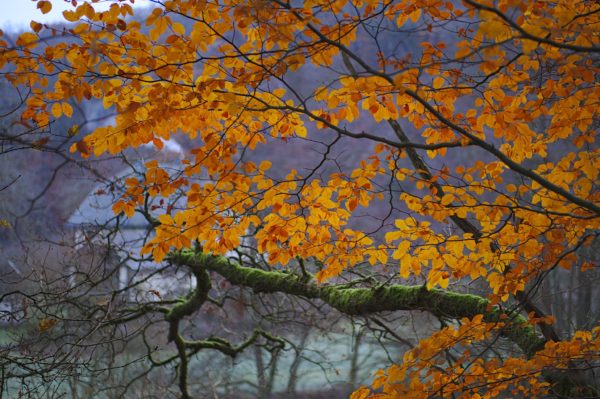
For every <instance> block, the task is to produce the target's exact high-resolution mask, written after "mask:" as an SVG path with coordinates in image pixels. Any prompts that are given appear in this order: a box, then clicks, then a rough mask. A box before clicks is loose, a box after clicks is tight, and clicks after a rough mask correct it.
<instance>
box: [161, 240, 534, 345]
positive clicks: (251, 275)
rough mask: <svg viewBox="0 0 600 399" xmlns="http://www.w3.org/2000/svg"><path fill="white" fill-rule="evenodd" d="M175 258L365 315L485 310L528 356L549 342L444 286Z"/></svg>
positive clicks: (258, 288)
mask: <svg viewBox="0 0 600 399" xmlns="http://www.w3.org/2000/svg"><path fill="white" fill-rule="evenodd" d="M170 259H171V261H173V262H174V263H178V264H182V265H187V266H189V267H191V268H192V269H193V270H196V269H206V270H212V271H214V272H216V273H218V274H220V275H221V276H223V277H224V278H226V279H227V280H228V281H229V282H230V283H231V284H234V285H238V286H244V287H248V288H251V289H253V290H254V291H255V292H262V293H275V292H281V293H286V294H289V295H296V296H301V297H304V298H314V299H320V300H322V301H324V302H325V303H327V304H329V305H330V306H332V307H334V308H336V309H337V310H339V311H340V312H342V313H345V314H348V315H367V314H371V313H375V312H381V311H395V310H422V311H426V312H429V313H432V314H434V315H436V316H441V317H447V318H453V319H460V318H463V317H469V318H471V317H473V316H475V315H478V314H483V315H484V320H486V321H488V322H494V321H503V322H505V323H507V327H505V328H504V330H503V334H504V335H505V336H506V337H507V338H509V339H511V340H512V341H513V342H515V343H516V344H517V345H518V346H519V347H520V348H521V350H522V351H523V353H524V354H525V355H526V356H527V357H530V356H532V355H533V354H534V353H535V352H536V351H538V350H539V349H541V348H542V347H543V346H544V343H545V341H544V340H543V339H542V338H541V337H540V336H539V335H538V333H537V331H536V330H535V328H533V327H532V326H530V325H528V324H527V322H526V319H525V318H524V317H523V316H521V315H520V314H517V313H510V314H506V313H504V312H503V311H502V310H500V309H499V308H497V307H492V306H490V303H489V301H488V300H487V299H485V298H482V297H480V296H476V295H469V294H459V293H454V292H449V291H443V290H437V289H432V290H426V289H424V288H423V287H422V286H405V285H390V286H384V287H379V288H345V287H340V286H318V285H316V284H314V283H312V282H307V281H306V280H304V279H302V278H301V277H299V276H296V275H294V274H287V273H282V272H277V271H264V270H259V269H254V268H249V267H243V266H240V265H239V264H236V263H234V262H231V261H230V260H228V259H227V258H225V257H222V256H211V255H205V254H198V253H194V252H192V251H182V252H179V253H176V254H172V255H171V257H170Z"/></svg>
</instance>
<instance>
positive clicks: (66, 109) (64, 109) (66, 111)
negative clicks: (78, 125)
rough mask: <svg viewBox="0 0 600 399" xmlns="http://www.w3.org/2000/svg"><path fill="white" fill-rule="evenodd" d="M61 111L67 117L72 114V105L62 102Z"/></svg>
mask: <svg viewBox="0 0 600 399" xmlns="http://www.w3.org/2000/svg"><path fill="white" fill-rule="evenodd" d="M61 107H62V113H63V114H64V115H66V116H67V117H68V118H70V117H71V115H73V107H71V105H70V104H69V103H62V106H61Z"/></svg>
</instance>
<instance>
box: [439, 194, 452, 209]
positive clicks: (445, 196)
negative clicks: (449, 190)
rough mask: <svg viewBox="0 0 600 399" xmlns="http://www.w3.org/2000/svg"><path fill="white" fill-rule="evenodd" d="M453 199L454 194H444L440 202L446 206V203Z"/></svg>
mask: <svg viewBox="0 0 600 399" xmlns="http://www.w3.org/2000/svg"><path fill="white" fill-rule="evenodd" d="M452 201H454V194H444V196H443V197H442V200H441V201H440V203H441V204H442V205H443V206H446V205H449V204H451V203H452Z"/></svg>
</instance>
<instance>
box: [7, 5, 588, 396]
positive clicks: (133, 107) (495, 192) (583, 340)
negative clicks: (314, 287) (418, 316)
mask: <svg viewBox="0 0 600 399" xmlns="http://www.w3.org/2000/svg"><path fill="white" fill-rule="evenodd" d="M94 3H96V2H95V1H91V2H90V1H73V2H72V4H73V7H72V9H71V10H70V11H66V12H65V13H64V18H65V19H66V21H68V22H69V23H70V25H67V28H65V30H64V32H62V31H60V30H55V29H51V28H48V27H46V26H44V25H43V24H40V23H37V22H32V23H31V31H30V32H26V33H23V34H21V35H20V36H19V37H18V39H17V40H16V43H15V44H14V45H12V44H10V43H9V42H8V41H1V42H0V51H1V53H0V54H1V56H0V67H1V68H3V69H4V71H5V73H4V77H5V79H8V80H9V81H10V82H11V83H12V84H13V85H15V86H22V87H29V88H30V90H31V91H30V93H29V95H28V97H27V98H26V100H25V101H26V109H25V110H24V112H23V113H22V115H21V118H22V120H24V121H27V122H28V123H33V124H37V126H40V127H43V126H47V125H48V124H50V123H52V121H53V120H55V119H57V118H65V117H66V118H69V117H71V116H72V114H73V105H74V104H76V103H82V102H86V101H94V100H97V101H101V102H102V104H103V105H104V107H105V108H106V109H107V110H111V111H113V112H115V113H116V117H115V119H114V122H113V123H111V124H109V125H105V126H101V127H98V128H96V129H95V130H93V131H90V132H88V133H87V134H83V133H78V131H77V128H74V130H73V132H71V131H70V133H69V135H73V136H76V137H75V141H74V142H73V144H72V147H71V149H70V150H71V152H73V153H79V154H81V156H83V157H100V156H103V155H105V154H118V153H120V152H122V151H126V150H127V149H129V148H132V147H139V146H142V145H145V144H152V145H154V146H155V147H156V148H158V149H161V148H162V147H163V145H164V142H165V141H167V140H170V139H171V138H172V137H173V136H175V135H177V136H181V135H184V136H187V138H188V139H189V140H190V142H191V143H193V147H194V148H193V150H191V152H190V154H189V155H188V156H186V157H185V158H184V159H183V160H181V165H180V166H181V168H180V171H181V173H177V174H173V173H170V171H169V170H167V169H165V168H163V166H162V165H161V164H160V163H159V162H158V161H156V160H153V161H149V162H147V164H146V165H145V166H146V172H145V179H130V180H128V181H127V192H126V194H125V195H124V196H123V197H122V198H121V199H120V200H119V201H118V202H116V203H115V204H114V207H113V210H114V212H115V214H119V213H121V212H124V214H125V215H127V216H133V215H134V213H135V212H136V210H140V209H141V210H142V211H143V209H144V204H145V203H146V201H147V196H150V197H163V198H164V199H165V200H167V201H168V200H169V198H171V197H172V195H173V194H174V193H175V192H177V191H183V192H185V196H186V199H185V204H186V205H185V207H175V208H169V209H168V210H167V209H161V210H160V212H159V213H157V214H156V215H155V217H156V223H155V228H154V229H155V230H154V235H153V238H152V239H151V240H150V241H149V242H148V243H147V244H146V245H145V246H144V248H143V250H142V254H143V255H151V256H152V257H153V259H154V260H155V261H157V262H160V261H161V260H163V259H165V257H166V256H167V255H168V254H170V253H173V252H174V251H178V250H183V249H188V248H192V247H193V246H194V243H199V244H200V246H201V248H202V250H203V252H204V253H206V254H208V253H210V254H214V255H225V254H227V253H228V251H231V250H233V249H235V248H237V247H239V246H240V244H241V243H242V242H241V240H242V237H244V236H247V235H248V234H249V232H251V236H252V237H251V239H252V245H254V246H255V248H256V249H257V250H258V251H259V252H260V253H262V254H264V255H265V256H266V257H267V258H268V262H269V263H270V264H271V265H272V266H273V267H274V268H277V269H281V268H290V269H292V268H293V267H295V265H297V262H298V259H301V260H306V261H307V262H308V261H310V262H314V263H316V264H318V265H322V267H321V268H320V270H319V271H318V272H317V273H316V275H315V279H316V281H317V284H318V285H319V286H327V285H329V284H336V282H337V281H338V280H337V279H339V278H340V276H344V275H345V273H347V272H348V271H349V270H352V269H353V268H355V267H357V266H358V265H363V264H370V265H372V267H373V268H374V269H377V270H385V271H386V273H387V275H388V276H389V281H387V282H386V281H383V282H380V284H382V285H385V284H388V283H389V284H391V283H392V282H393V283H400V284H402V283H408V282H410V283H413V284H414V283H415V282H416V283H418V284H422V285H423V288H422V289H423V290H433V289H443V290H448V291H457V292H463V291H461V289H460V287H461V285H464V284H466V283H468V282H477V284H479V286H478V287H479V288H480V289H481V290H482V292H485V294H484V295H483V296H482V297H481V300H482V301H485V305H484V306H482V308H481V309H479V313H477V312H475V313H472V314H465V315H464V317H463V318H460V317H457V318H456V322H453V323H451V324H448V325H446V326H444V327H442V328H441V329H440V330H439V331H438V332H436V333H434V334H432V335H431V336H430V337H428V338H426V339H423V340H421V341H420V342H419V343H418V345H417V346H415V347H414V348H413V349H412V350H410V351H408V352H407V353H406V354H405V355H404V358H403V359H396V361H397V363H395V364H387V365H386V364H382V365H381V370H379V371H377V370H373V372H374V373H375V377H374V380H373V384H372V386H371V387H369V388H366V387H365V388H361V389H359V390H358V391H356V392H355V393H354V394H353V396H352V397H353V399H363V398H367V397H379V398H429V397H440V398H442V397H444V398H445V397H456V398H458V397H463V398H491V397H506V395H508V396H512V397H527V398H534V397H547V396H548V395H549V394H550V393H553V394H555V395H565V396H567V397H569V395H571V396H570V397H577V395H584V396H585V395H587V396H588V397H589V396H590V395H591V394H592V393H590V392H592V391H591V390H592V388H589V386H588V385H589V384H588V383H586V382H585V381H584V380H585V378H584V377H585V372H584V371H583V370H584V369H590V368H594V367H598V361H599V360H600V327H595V328H592V329H590V330H586V331H577V332H575V333H574V334H572V335H571V336H569V337H560V338H559V336H558V335H557V333H556V332H555V331H554V330H553V327H552V323H553V320H552V315H551V314H545V313H544V312H542V311H541V310H540V308H539V307H537V306H535V303H534V302H535V300H534V294H535V292H536V287H538V286H539V284H540V283H541V281H543V279H544V278H545V277H546V276H547V275H548V274H550V273H552V272H554V271H555V270H556V269H558V268H563V269H571V268H574V267H578V268H580V269H581V271H582V272H585V271H586V270H591V269H594V268H597V267H598V265H597V264H593V263H590V262H588V263H586V262H584V261H582V260H581V259H580V256H579V251H580V250H581V249H584V248H586V247H589V246H590V245H593V244H594V243H595V242H596V241H597V240H598V231H599V230H598V228H599V227H600V224H599V220H600V204H599V199H600V194H599V190H598V171H599V170H600V151H599V150H598V139H597V128H598V109H599V106H598V104H599V100H600V85H599V78H598V76H599V74H600V69H599V67H598V65H599V63H598V61H599V60H600V59H599V58H598V57H599V55H600V6H599V5H598V3H597V2H594V1H571V0H554V1H534V0H527V1H523V0H521V1H512V0H500V1H488V0H477V1H473V0H464V1H462V2H460V1H440V0H426V1H413V0H402V1H367V0H353V1H349V0H326V1H321V0H310V1H280V0H273V1H266V0H249V1H229V0H219V1H204V0H168V1H161V2H156V4H155V5H154V8H152V9H150V10H147V11H146V12H147V14H145V16H144V18H143V19H136V18H134V17H135V16H136V15H135V13H137V9H134V8H132V4H131V3H133V0H132V1H131V2H129V1H114V2H112V4H111V5H110V8H108V9H105V10H104V11H96V10H95V7H96V5H95V4H94ZM51 6H52V2H50V1H39V2H38V8H39V9H40V10H41V11H42V12H48V11H49V10H50V9H51ZM134 11H135V13H134ZM63 34H64V35H65V37H68V38H69V40H68V41H63V40H62V37H63V36H61V35H63ZM407 35H412V36H409V37H410V38H411V39H410V40H411V41H412V42H415V41H417V42H418V44H415V45H414V46H413V49H411V50H407V51H404V50H402V49H401V48H400V47H401V46H400V47H395V46H394V45H393V43H394V41H400V40H401V38H402V37H404V39H402V40H405V39H406V37H407ZM306 73H310V74H311V76H313V77H315V78H314V79H311V80H304V81H303V83H302V84H298V83H296V81H295V80H294V79H295V76H299V75H301V74H306ZM321 76H323V78H320V77H321ZM50 77H52V79H50ZM341 139H344V140H353V141H352V142H353V143H355V144H354V145H356V146H362V148H363V152H362V153H361V159H360V160H359V161H357V162H356V163H355V164H354V165H353V166H352V168H350V169H348V168H344V167H340V168H338V170H337V171H334V172H328V173H327V174H324V173H320V172H318V173H315V171H317V170H318V165H317V166H315V168H314V170H313V171H306V170H296V169H293V168H289V167H288V166H287V165H280V164H278V163H276V162H274V161H273V160H272V159H269V157H268V156H267V157H264V158H263V159H262V160H259V161H257V160H256V158H251V157H249V156H248V154H251V153H252V152H253V151H255V150H257V149H260V148H264V147H269V146H271V145H274V144H275V143H276V144H277V145H283V146H294V145H297V143H299V142H305V141H306V142H316V143H321V147H319V148H320V150H319V151H320V152H321V155H322V158H323V159H325V160H326V159H327V151H328V149H329V148H331V147H333V146H334V145H335V143H336V141H337V140H341ZM323 154H324V155H323ZM305 155H306V154H299V156H305ZM317 163H318V162H317ZM382 204H383V205H382ZM386 204H391V205H386ZM377 206H379V207H384V209H388V208H389V212H388V214H387V216H386V215H385V214H384V215H383V216H381V218H380V223H379V226H375V228H373V225H369V226H366V225H365V226H366V227H364V226H363V225H362V223H360V222H357V221H359V220H361V219H360V218H361V217H363V216H364V215H365V214H368V213H369V211H370V210H371V209H374V208H375V207H377ZM386 206H387V207H388V208H386ZM384 213H385V212H384ZM382 268H383V269H382ZM374 289H376V288H374ZM498 309H501V310H503V312H500V311H498ZM494 312H496V313H494ZM517 321H518V322H517ZM596 325H597V324H596ZM515 329H522V330H526V331H528V332H529V333H531V331H537V333H535V334H534V335H536V334H537V336H538V337H539V340H540V344H537V343H536V344H532V345H531V346H529V347H523V346H521V347H520V350H519V349H518V348H517V349H515V351H514V352H512V353H510V354H508V355H505V356H501V357H494V356H487V354H483V353H481V352H480V351H478V350H474V349H473V348H472V345H473V344H475V343H485V342H491V343H490V344H489V345H490V347H492V346H493V342H494V341H495V340H497V339H499V338H498V337H500V336H502V337H504V336H511V334H510V333H507V331H513V332H514V330H515ZM515 334H516V333H515ZM515 334H513V335H515ZM451 348H455V349H457V350H459V352H460V356H459V357H458V358H454V359H452V360H450V359H448V357H447V356H446V353H447V351H448V350H449V349H451ZM582 381H583V382H582ZM597 394H598V392H597V391H595V395H597Z"/></svg>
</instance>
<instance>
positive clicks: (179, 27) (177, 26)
mask: <svg viewBox="0 0 600 399" xmlns="http://www.w3.org/2000/svg"><path fill="white" fill-rule="evenodd" d="M171 28H172V29H173V32H175V33H177V34H178V35H184V34H185V27H184V26H183V24H181V23H179V22H175V23H173V25H171Z"/></svg>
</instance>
